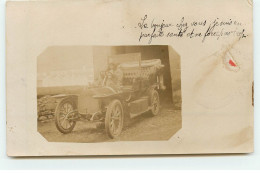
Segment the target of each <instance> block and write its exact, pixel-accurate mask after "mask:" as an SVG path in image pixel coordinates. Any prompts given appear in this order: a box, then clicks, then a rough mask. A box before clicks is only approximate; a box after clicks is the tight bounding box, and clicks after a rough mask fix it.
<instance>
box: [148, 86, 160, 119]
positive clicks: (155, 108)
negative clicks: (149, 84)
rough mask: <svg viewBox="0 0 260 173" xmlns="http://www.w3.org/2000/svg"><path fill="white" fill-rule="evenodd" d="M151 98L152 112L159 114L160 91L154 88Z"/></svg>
mask: <svg viewBox="0 0 260 173" xmlns="http://www.w3.org/2000/svg"><path fill="white" fill-rule="evenodd" d="M150 99H151V102H150V103H151V110H150V112H151V114H152V115H153V116H155V115H158V114H159V111H160V97H159V93H158V91H156V90H152V91H151V93H150Z"/></svg>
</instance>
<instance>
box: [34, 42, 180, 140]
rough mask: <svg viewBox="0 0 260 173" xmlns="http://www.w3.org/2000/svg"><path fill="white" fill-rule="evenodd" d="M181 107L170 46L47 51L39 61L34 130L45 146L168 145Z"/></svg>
mask: <svg viewBox="0 0 260 173" xmlns="http://www.w3.org/2000/svg"><path fill="white" fill-rule="evenodd" d="M181 108H182V97H181V69H180V55H179V54H178V53H177V52H176V51H175V50H174V49H173V48H172V47H171V46H167V45H153V46H50V47H48V48H46V49H45V50H44V51H43V52H42V53H41V54H40V55H39V56H38V57H37V113H38V114H37V115H36V116H37V121H38V123H37V124H38V125H37V126H38V132H39V133H40V134H41V135H42V136H43V137H44V138H45V139H46V140H47V141H49V142H107V141H159V140H169V139H170V138H171V137H172V136H173V135H174V134H175V133H176V132H177V131H178V130H180V129H181V127H182V116H181Z"/></svg>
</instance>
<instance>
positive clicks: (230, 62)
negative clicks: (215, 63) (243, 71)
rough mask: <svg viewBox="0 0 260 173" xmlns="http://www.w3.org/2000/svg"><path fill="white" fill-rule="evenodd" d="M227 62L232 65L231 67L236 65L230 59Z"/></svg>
mask: <svg viewBox="0 0 260 173" xmlns="http://www.w3.org/2000/svg"><path fill="white" fill-rule="evenodd" d="M228 63H229V64H230V65H231V66H233V67H236V66H237V65H236V64H235V62H234V61H232V60H231V59H230V60H229V61H228Z"/></svg>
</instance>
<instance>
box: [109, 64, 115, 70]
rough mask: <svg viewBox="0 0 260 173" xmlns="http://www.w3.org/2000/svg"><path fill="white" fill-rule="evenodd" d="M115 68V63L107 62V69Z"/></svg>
mask: <svg viewBox="0 0 260 173" xmlns="http://www.w3.org/2000/svg"><path fill="white" fill-rule="evenodd" d="M115 69H116V64H115V63H109V64H108V70H115Z"/></svg>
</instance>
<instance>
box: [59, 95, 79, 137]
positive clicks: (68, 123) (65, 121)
mask: <svg viewBox="0 0 260 173" xmlns="http://www.w3.org/2000/svg"><path fill="white" fill-rule="evenodd" d="M75 110H76V105H75V103H74V102H73V100H71V99H69V98H67V99H64V100H61V101H60V103H59V104H58V105H57V107H56V110H55V124H56V127H57V129H58V130H59V131H60V132H61V133H64V134H66V133H70V132H71V131H72V130H73V129H74V127H75V125H76V121H75V120H72V118H73V117H74V114H75Z"/></svg>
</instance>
